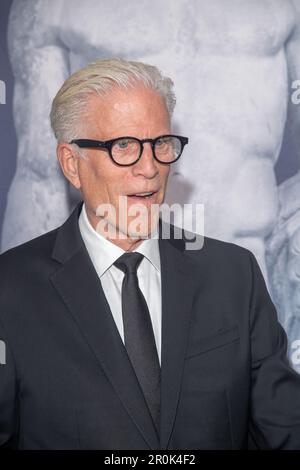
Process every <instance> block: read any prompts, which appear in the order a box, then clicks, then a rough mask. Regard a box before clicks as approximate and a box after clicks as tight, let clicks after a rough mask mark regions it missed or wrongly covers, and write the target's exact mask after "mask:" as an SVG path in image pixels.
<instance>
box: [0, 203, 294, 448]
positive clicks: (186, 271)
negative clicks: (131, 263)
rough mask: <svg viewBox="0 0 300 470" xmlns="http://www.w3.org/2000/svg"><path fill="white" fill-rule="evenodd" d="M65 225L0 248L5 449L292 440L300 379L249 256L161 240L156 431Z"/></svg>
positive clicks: (228, 248) (75, 231)
mask: <svg viewBox="0 0 300 470" xmlns="http://www.w3.org/2000/svg"><path fill="white" fill-rule="evenodd" d="M80 210H81V205H79V206H77V208H76V209H75V211H74V212H73V213H72V215H71V216H70V218H69V219H68V220H67V221H66V222H65V224H64V225H63V226H62V227H60V228H59V229H56V230H54V231H51V232H49V233H47V234H45V235H43V236H41V237H39V238H36V239H34V240H32V241H30V242H28V243H26V244H24V245H21V246H19V247H17V248H14V249H12V250H10V251H8V252H6V253H4V254H3V255H1V256H0V339H2V341H5V345H6V364H5V365H4V364H2V365H0V445H5V446H6V447H13V448H18V449H112V450H113V449H148V450H149V449H176V450H177V449H241V448H247V447H248V443H249V442H251V443H252V444H251V446H253V445H256V446H258V447H262V448H265V447H266V448H294V449H295V448H300V376H299V375H298V374H297V373H296V372H294V371H293V370H292V369H291V368H290V367H289V365H288V362H287V359H286V335H285V333H284V331H283V329H282V328H281V326H280V325H279V323H278V321H277V317H276V312H275V309H274V306H273V304H272V302H271V300H270V297H269V295H268V293H267V290H266V286H265V283H264V280H263V277H262V274H261V272H260V270H259V267H258V264H257V262H256V260H255V258H254V256H253V255H252V254H251V253H250V252H249V251H248V250H246V249H243V248H240V247H238V246H236V245H233V244H229V243H224V242H220V241H217V240H213V239H209V238H205V240H204V246H203V248H202V249H201V250H196V251H191V250H186V249H185V243H184V241H183V240H180V239H174V237H173V238H171V239H170V240H162V239H160V240H159V248H160V256H161V268H162V271H161V272H162V369H161V373H162V375H161V428H160V441H159V439H158V437H157V435H156V432H155V428H154V426H153V423H152V420H151V417H150V414H149V412H148V409H147V406H146V404H145V401H144V397H143V394H142V392H141V389H140V387H139V385H138V382H137V379H136V376H135V374H134V371H133V369H132V367H131V364H130V361H129V358H128V356H127V353H126V349H125V347H124V344H123V342H122V340H121V337H120V335H119V333H118V330H117V327H116V325H115V323H114V320H113V317H112V314H111V312H110V309H109V305H108V303H107V301H106V298H105V295H104V292H103V290H102V288H101V284H100V282H99V278H98V277H97V274H96V272H95V269H94V267H93V265H92V262H91V260H90V258H89V255H88V253H87V251H86V248H85V246H84V243H83V241H82V238H81V235H80V232H79V228H78V216H79V213H80Z"/></svg>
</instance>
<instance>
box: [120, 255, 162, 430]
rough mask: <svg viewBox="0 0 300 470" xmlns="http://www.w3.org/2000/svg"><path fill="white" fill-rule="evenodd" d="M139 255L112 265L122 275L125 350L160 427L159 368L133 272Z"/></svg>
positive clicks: (152, 335)
mask: <svg viewBox="0 0 300 470" xmlns="http://www.w3.org/2000/svg"><path fill="white" fill-rule="evenodd" d="M142 259H143V255H142V254H140V253H135V252H127V253H124V254H123V255H122V256H121V257H120V258H119V259H117V261H116V262H115V263H114V265H115V266H116V267H117V268H119V269H121V270H122V271H123V272H124V273H125V276H124V279H123V284H122V315H123V324H124V337H125V347H126V350H127V353H128V356H129V358H130V361H131V363H132V366H133V368H134V370H135V373H136V376H137V378H138V381H139V383H140V386H141V388H142V391H143V394H144V397H145V400H146V402H147V405H148V408H149V410H150V413H151V416H152V418H153V421H154V424H155V426H156V429H157V432H158V435H159V427H160V365H159V359H158V354H157V349H156V345H155V338H154V333H153V328H152V323H151V318H150V314H149V310H148V306H147V303H146V300H145V297H144V295H143V293H142V291H141V289H140V287H139V283H138V277H137V268H138V265H139V264H140V262H141V261H142Z"/></svg>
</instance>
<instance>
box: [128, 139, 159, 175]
mask: <svg viewBox="0 0 300 470" xmlns="http://www.w3.org/2000/svg"><path fill="white" fill-rule="evenodd" d="M158 165H159V163H158V162H157V161H156V160H155V159H154V156H153V151H152V147H151V144H150V142H144V144H143V151H142V155H141V157H140V159H139V160H138V161H137V162H136V163H135V164H134V165H133V167H132V168H133V170H132V171H133V174H134V175H135V176H138V175H143V176H145V177H146V178H154V177H155V176H156V175H157V173H158V172H159V171H158Z"/></svg>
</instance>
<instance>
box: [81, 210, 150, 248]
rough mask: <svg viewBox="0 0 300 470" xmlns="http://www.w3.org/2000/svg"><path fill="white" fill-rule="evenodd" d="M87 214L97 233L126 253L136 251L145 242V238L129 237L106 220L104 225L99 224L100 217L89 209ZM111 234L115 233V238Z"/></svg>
mask: <svg viewBox="0 0 300 470" xmlns="http://www.w3.org/2000/svg"><path fill="white" fill-rule="evenodd" d="M86 214H87V218H88V220H89V222H90V224H91V226H92V227H93V229H94V230H95V231H96V232H97V233H99V234H100V235H102V236H103V237H104V238H106V239H107V240H109V241H110V242H111V243H113V244H114V245H116V246H118V247H120V248H122V250H124V251H134V250H135V249H136V248H137V247H138V246H139V245H140V244H141V243H142V242H143V240H144V238H137V237H134V238H132V237H130V236H128V235H127V234H125V233H124V232H121V231H120V230H119V229H118V228H117V227H114V226H111V225H110V224H109V222H108V221H106V220H105V219H102V220H101V221H102V223H99V217H97V216H96V215H95V214H94V213H91V212H90V211H89V210H88V208H87V207H86ZM104 227H105V229H104ZM107 227H108V229H107ZM109 228H110V229H111V230H109ZM109 232H110V233H113V234H114V235H115V236H110V235H109Z"/></svg>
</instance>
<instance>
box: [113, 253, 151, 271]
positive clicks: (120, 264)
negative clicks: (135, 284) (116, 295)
mask: <svg viewBox="0 0 300 470" xmlns="http://www.w3.org/2000/svg"><path fill="white" fill-rule="evenodd" d="M143 257H144V256H143V255H142V254H141V253H136V252H126V253H124V254H123V255H122V256H120V258H118V259H117V261H115V262H114V265H115V266H116V267H117V268H118V269H121V271H123V273H125V274H126V273H130V274H136V272H137V268H138V266H139V264H140V263H141V261H142V259H143Z"/></svg>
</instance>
